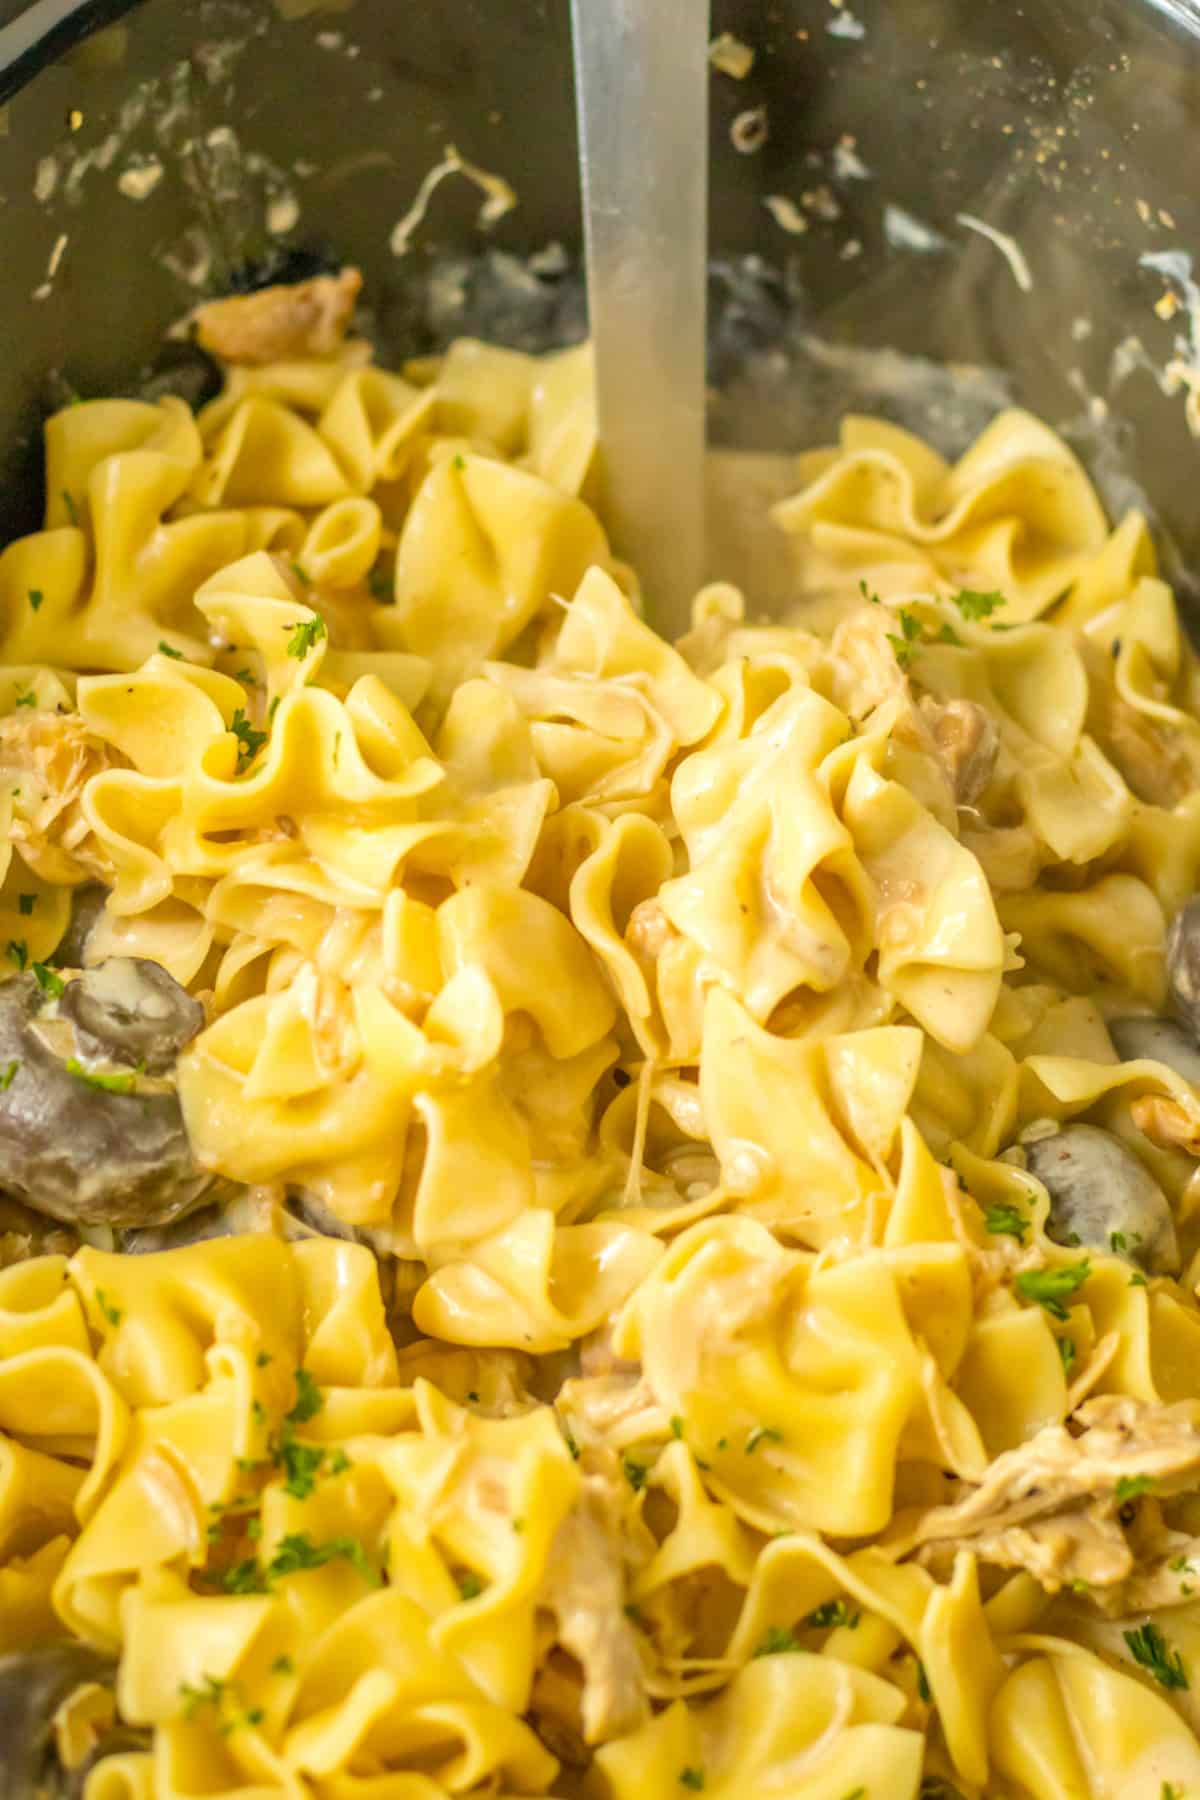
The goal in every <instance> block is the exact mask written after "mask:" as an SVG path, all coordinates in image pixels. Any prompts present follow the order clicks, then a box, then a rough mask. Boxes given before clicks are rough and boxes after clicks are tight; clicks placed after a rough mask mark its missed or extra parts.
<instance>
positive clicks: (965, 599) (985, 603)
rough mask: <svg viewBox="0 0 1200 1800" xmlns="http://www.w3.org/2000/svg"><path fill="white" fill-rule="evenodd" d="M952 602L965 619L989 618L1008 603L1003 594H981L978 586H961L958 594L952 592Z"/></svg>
mask: <svg viewBox="0 0 1200 1800" xmlns="http://www.w3.org/2000/svg"><path fill="white" fill-rule="evenodd" d="M950 603H951V605H952V606H957V608H958V610H959V612H960V613H961V614H962V616H963V618H964V619H988V618H990V617H991V615H992V614H993V613H994V612H997V611H999V609H1000V607H1002V606H1005V605H1006V604H1007V602H1006V600H1005V598H1004V595H1003V594H997V593H995V592H992V593H988V594H981V593H980V592H979V590H978V588H959V590H958V592H957V594H951V596H950Z"/></svg>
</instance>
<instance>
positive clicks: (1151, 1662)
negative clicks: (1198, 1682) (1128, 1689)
mask: <svg viewBox="0 0 1200 1800" xmlns="http://www.w3.org/2000/svg"><path fill="white" fill-rule="evenodd" d="M1121 1636H1122V1637H1123V1638H1124V1639H1125V1642H1126V1643H1127V1644H1128V1645H1129V1654H1130V1655H1131V1656H1132V1657H1133V1660H1134V1662H1135V1663H1137V1664H1138V1665H1139V1667H1141V1668H1143V1669H1145V1670H1146V1672H1147V1673H1148V1674H1150V1675H1153V1677H1154V1679H1155V1681H1157V1683H1158V1685H1159V1686H1160V1687H1165V1688H1186V1687H1188V1686H1189V1685H1190V1684H1189V1682H1188V1678H1187V1671H1186V1670H1185V1668H1184V1666H1183V1658H1182V1657H1181V1656H1180V1654H1179V1652H1178V1650H1172V1649H1171V1648H1170V1647H1169V1645H1168V1643H1167V1640H1166V1639H1165V1638H1164V1636H1163V1634H1162V1632H1161V1631H1160V1630H1159V1629H1158V1626H1157V1625H1151V1624H1149V1623H1147V1624H1145V1625H1139V1626H1138V1627H1137V1629H1136V1630H1134V1631H1123V1632H1122V1633H1121Z"/></svg>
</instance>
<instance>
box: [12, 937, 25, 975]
mask: <svg viewBox="0 0 1200 1800" xmlns="http://www.w3.org/2000/svg"><path fill="white" fill-rule="evenodd" d="M8 954H9V956H10V957H11V959H12V961H13V962H15V963H16V965H17V967H18V969H23V968H24V967H25V965H26V963H27V962H28V961H29V945H28V944H27V943H26V942H25V940H24V938H9V940H8Z"/></svg>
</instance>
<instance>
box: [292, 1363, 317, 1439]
mask: <svg viewBox="0 0 1200 1800" xmlns="http://www.w3.org/2000/svg"><path fill="white" fill-rule="evenodd" d="M295 1381H296V1404H295V1405H294V1406H293V1407H292V1410H291V1412H290V1413H288V1415H287V1418H288V1423H289V1424H291V1425H306V1424H307V1423H308V1421H309V1419H315V1418H316V1416H317V1414H318V1413H319V1412H320V1410H321V1408H322V1407H323V1406H324V1404H325V1400H324V1396H323V1395H322V1393H321V1390H320V1388H319V1387H318V1386H317V1384H316V1382H315V1381H314V1380H313V1378H312V1376H311V1375H310V1374H309V1372H308V1370H307V1369H297V1370H296V1374H295Z"/></svg>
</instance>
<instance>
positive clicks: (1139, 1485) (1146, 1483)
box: [1113, 1475, 1154, 1500]
mask: <svg viewBox="0 0 1200 1800" xmlns="http://www.w3.org/2000/svg"><path fill="white" fill-rule="evenodd" d="M1153 1486H1154V1477H1153V1475H1122V1476H1121V1477H1120V1479H1119V1480H1118V1482H1117V1485H1116V1487H1115V1488H1114V1489H1113V1493H1114V1494H1115V1495H1116V1497H1117V1499H1118V1500H1136V1499H1137V1497H1138V1495H1139V1494H1148V1493H1149V1492H1150V1489H1151V1488H1152V1487H1153Z"/></svg>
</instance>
